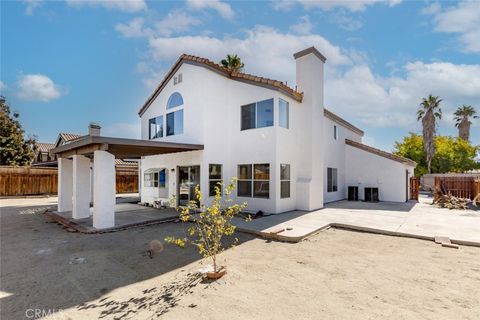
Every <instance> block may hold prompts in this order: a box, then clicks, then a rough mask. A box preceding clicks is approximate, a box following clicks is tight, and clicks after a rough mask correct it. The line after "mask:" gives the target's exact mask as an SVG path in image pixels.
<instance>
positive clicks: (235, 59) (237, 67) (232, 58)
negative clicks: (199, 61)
mask: <svg viewBox="0 0 480 320" xmlns="http://www.w3.org/2000/svg"><path fill="white" fill-rule="evenodd" d="M220 63H221V64H222V65H223V66H224V67H225V68H227V69H229V70H232V71H238V72H241V71H242V70H243V67H244V66H245V65H244V64H243V62H242V59H240V57H239V56H237V55H236V54H227V58H226V59H223V60H222V61H220Z"/></svg>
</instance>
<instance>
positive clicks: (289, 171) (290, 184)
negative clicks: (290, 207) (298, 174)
mask: <svg viewBox="0 0 480 320" xmlns="http://www.w3.org/2000/svg"><path fill="white" fill-rule="evenodd" d="M282 166H288V179H282ZM291 169H292V167H291V166H290V165H289V164H287V163H281V164H280V199H288V198H290V197H291V193H292V182H291V181H292V180H291V179H292V171H291ZM282 182H288V186H289V188H288V196H285V197H283V196H282V187H283V183H282Z"/></svg>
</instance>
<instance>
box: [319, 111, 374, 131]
mask: <svg viewBox="0 0 480 320" xmlns="http://www.w3.org/2000/svg"><path fill="white" fill-rule="evenodd" d="M323 114H324V115H325V117H327V118H329V119H330V120H332V121H335V122H338V123H339V124H341V125H343V126H344V127H346V128H348V129H350V130H352V131H353V132H355V133H358V134H359V135H361V136H363V135H364V134H365V133H364V132H363V130H361V129H359V128H357V127H355V126H354V125H353V124H351V123H350V122H348V121H347V120H344V119H343V118H340V117H339V116H337V115H336V114H335V113H333V112H332V111H330V110H328V109H325V108H324V109H323Z"/></svg>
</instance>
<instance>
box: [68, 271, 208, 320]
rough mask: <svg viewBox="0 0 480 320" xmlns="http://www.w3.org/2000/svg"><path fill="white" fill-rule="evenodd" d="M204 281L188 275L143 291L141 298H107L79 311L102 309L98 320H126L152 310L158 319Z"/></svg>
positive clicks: (196, 276)
mask: <svg viewBox="0 0 480 320" xmlns="http://www.w3.org/2000/svg"><path fill="white" fill-rule="evenodd" d="M201 281H202V275H201V274H200V273H188V274H186V275H185V276H182V277H180V278H179V279H178V280H175V281H172V282H170V283H168V284H165V285H164V286H162V287H161V288H156V287H152V288H149V289H145V290H143V291H142V296H141V297H135V298H133V297H132V298H130V299H128V300H123V301H116V300H113V299H110V298H109V297H105V298H103V299H101V300H99V301H98V303H87V304H83V305H80V306H79V307H78V308H77V309H78V310H87V309H96V308H101V309H103V310H101V311H100V313H99V315H98V318H99V319H102V318H105V317H113V318H114V319H126V318H127V317H129V316H132V317H134V316H135V314H136V313H138V312H140V311H143V310H152V312H153V313H154V314H155V316H156V317H160V316H162V315H164V314H165V313H167V312H168V311H169V310H170V309H171V308H174V307H175V306H177V304H178V302H179V301H180V300H181V297H182V296H184V295H187V294H189V293H192V292H193V291H192V289H193V288H194V287H195V286H196V285H197V284H199V283H200V282H201Z"/></svg>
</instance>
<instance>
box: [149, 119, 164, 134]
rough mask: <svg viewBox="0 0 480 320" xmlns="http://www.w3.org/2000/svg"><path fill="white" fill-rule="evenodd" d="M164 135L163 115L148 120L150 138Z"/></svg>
mask: <svg viewBox="0 0 480 320" xmlns="http://www.w3.org/2000/svg"><path fill="white" fill-rule="evenodd" d="M161 137H163V116H159V117H156V118H152V119H150V120H148V138H149V139H155V138H161Z"/></svg>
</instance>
